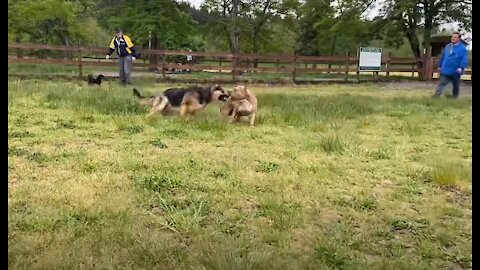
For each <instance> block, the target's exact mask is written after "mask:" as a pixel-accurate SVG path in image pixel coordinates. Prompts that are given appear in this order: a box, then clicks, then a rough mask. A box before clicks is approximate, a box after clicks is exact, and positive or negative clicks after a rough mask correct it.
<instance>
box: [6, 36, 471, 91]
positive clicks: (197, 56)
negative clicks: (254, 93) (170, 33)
mask: <svg viewBox="0 0 480 270" xmlns="http://www.w3.org/2000/svg"><path fill="white" fill-rule="evenodd" d="M39 50H40V51H44V50H47V51H50V52H49V53H48V54H46V55H47V56H48V57H39V56H38V55H39V53H38V52H39ZM8 51H9V55H8V62H9V63H29V64H56V65H67V66H77V67H78V75H79V76H80V77H82V76H83V73H84V72H83V67H85V66H116V65H117V63H116V61H115V58H114V57H113V58H112V59H110V60H106V59H104V57H105V52H106V49H105V48H92V47H80V46H77V47H75V46H69V47H67V46H62V45H43V44H21V43H9V44H8ZM32 51H33V52H32ZM139 51H140V52H141V54H142V60H140V61H137V62H135V64H134V67H135V68H136V69H138V68H141V69H146V70H160V71H161V76H162V79H163V80H165V79H167V77H168V72H169V71H170V70H192V71H216V72H227V73H230V74H231V76H232V81H238V80H239V76H241V75H242V74H251V73H253V74H255V73H282V74H287V75H288V76H289V77H291V79H292V81H294V82H297V81H299V80H301V78H300V79H299V77H301V76H302V75H303V74H310V75H311V77H314V78H315V76H317V75H318V76H319V75H320V74H326V73H327V74H334V75H335V76H336V80H337V81H338V80H340V81H342V80H343V81H348V80H349V77H350V76H354V77H355V78H356V81H359V80H360V76H361V75H360V73H362V74H363V73H367V72H360V71H359V70H358V64H359V57H358V52H357V54H356V55H351V54H350V53H346V54H345V55H344V56H298V55H259V54H231V53H224V52H213V53H212V52H189V51H177V50H143V49H140V50H139ZM29 55H30V56H29ZM31 55H33V57H31ZM44 55H45V54H44ZM52 55H56V57H51V56H52ZM188 55H191V56H192V57H193V59H194V61H190V62H188V61H185V59H186V58H187V56H188ZM150 56H154V58H151V57H150ZM147 59H154V60H156V61H152V62H150V61H148V62H147ZM428 61H430V63H428V64H429V65H427V66H430V67H432V66H435V62H436V61H437V60H436V59H429V60H428ZM422 62H425V61H424V60H422V59H415V58H405V57H394V56H392V55H391V54H389V55H387V56H384V57H383V58H382V68H381V71H380V72H382V73H385V78H386V79H389V77H390V76H391V75H393V74H392V73H394V74H395V75H401V76H405V75H406V76H411V77H415V73H417V74H418V75H420V74H421V73H422V72H425V69H423V70H420V69H419V66H421V65H422ZM429 72H432V73H433V71H432V70H430V71H429ZM368 73H369V74H373V75H374V76H373V77H372V76H369V77H370V78H373V79H376V80H378V79H379V72H368ZM353 74H354V75H353ZM466 74H471V71H470V70H467V71H466ZM312 75H313V76H312ZM430 75H431V74H430ZM419 77H421V76H419ZM428 77H429V78H430V79H431V77H432V76H427V78H428Z"/></svg>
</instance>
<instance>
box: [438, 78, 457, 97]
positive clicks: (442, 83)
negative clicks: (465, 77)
mask: <svg viewBox="0 0 480 270" xmlns="http://www.w3.org/2000/svg"><path fill="white" fill-rule="evenodd" d="M449 82H452V84H453V89H452V94H453V97H454V98H457V97H458V94H459V91H460V89H459V88H460V76H458V75H443V74H441V75H440V84H439V85H438V86H437V90H436V91H435V96H437V97H439V96H441V95H442V93H443V89H444V88H445V86H447V84H448V83H449Z"/></svg>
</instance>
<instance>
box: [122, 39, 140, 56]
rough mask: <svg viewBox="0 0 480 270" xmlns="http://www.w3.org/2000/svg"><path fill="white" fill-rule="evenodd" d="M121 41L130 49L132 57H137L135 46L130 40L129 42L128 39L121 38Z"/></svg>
mask: <svg viewBox="0 0 480 270" xmlns="http://www.w3.org/2000/svg"><path fill="white" fill-rule="evenodd" d="M123 39H125V43H127V48H128V49H130V51H131V54H132V56H133V57H137V52H136V50H135V46H134V45H133V42H132V40H130V37H128V36H123Z"/></svg>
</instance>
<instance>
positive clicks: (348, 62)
mask: <svg viewBox="0 0 480 270" xmlns="http://www.w3.org/2000/svg"><path fill="white" fill-rule="evenodd" d="M349 67H350V51H347V55H346V59H345V81H346V82H348V69H349Z"/></svg>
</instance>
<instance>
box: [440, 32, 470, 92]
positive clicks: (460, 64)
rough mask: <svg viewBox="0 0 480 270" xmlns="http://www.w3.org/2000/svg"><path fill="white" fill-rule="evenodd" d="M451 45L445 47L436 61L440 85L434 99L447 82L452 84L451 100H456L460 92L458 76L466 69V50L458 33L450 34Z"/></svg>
mask: <svg viewBox="0 0 480 270" xmlns="http://www.w3.org/2000/svg"><path fill="white" fill-rule="evenodd" d="M451 41H452V42H451V43H450V44H448V45H446V46H445V49H444V50H443V53H442V55H441V56H440V60H439V61H438V73H440V84H439V85H438V86H437V89H436V91H435V95H434V97H440V96H441V95H442V93H443V89H444V88H445V86H447V84H448V83H449V82H452V84H453V90H452V94H453V98H458V95H459V92H460V76H462V74H463V72H464V70H465V68H466V67H467V48H466V47H465V45H464V44H463V42H460V33H458V32H455V33H453V34H452V39H451Z"/></svg>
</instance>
